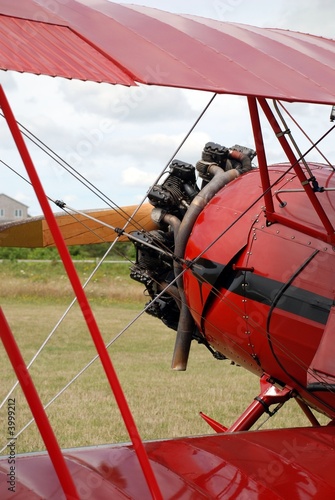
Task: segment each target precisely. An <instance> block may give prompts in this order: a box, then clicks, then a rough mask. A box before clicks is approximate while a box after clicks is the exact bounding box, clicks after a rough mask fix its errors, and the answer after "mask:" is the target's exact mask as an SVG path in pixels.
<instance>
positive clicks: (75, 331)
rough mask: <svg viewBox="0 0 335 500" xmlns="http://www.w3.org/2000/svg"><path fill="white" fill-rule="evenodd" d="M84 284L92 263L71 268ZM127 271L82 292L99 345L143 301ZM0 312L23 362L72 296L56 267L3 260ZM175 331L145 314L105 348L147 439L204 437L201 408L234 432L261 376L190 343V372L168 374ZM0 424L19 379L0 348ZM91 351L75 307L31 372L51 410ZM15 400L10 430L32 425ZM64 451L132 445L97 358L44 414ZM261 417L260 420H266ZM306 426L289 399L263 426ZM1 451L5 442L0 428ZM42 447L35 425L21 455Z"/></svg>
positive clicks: (118, 269) (101, 277)
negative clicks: (100, 338) (13, 423)
mask: <svg viewBox="0 0 335 500" xmlns="http://www.w3.org/2000/svg"><path fill="white" fill-rule="evenodd" d="M76 266H77V268H78V272H79V274H80V277H81V279H82V282H85V280H86V279H87V278H88V276H89V275H90V274H91V272H92V270H93V264H90V263H80V264H77V265H76ZM128 267H129V266H127V265H126V264H120V265H114V264H113V265H112V264H103V266H101V268H100V269H99V270H98V272H97V273H96V274H95V275H94V277H93V279H92V281H91V282H90V284H89V285H88V286H87V287H86V291H87V295H88V297H89V300H90V302H91V304H92V308H93V310H94V314H95V316H96V319H97V322H98V325H99V326H100V329H101V332H102V335H103V337H104V340H105V342H106V343H107V342H110V341H112V340H113V339H114V338H115V337H116V336H118V334H119V332H120V331H121V330H122V329H123V328H124V327H125V326H126V325H127V324H130V323H132V322H133V320H134V318H135V317H136V316H137V315H138V314H139V313H140V311H141V308H142V307H143V305H144V303H145V301H146V299H145V297H143V289H142V286H140V285H139V284H137V283H135V282H133V281H131V280H130V279H129V278H128ZM0 298H1V304H2V308H3V311H4V313H5V315H6V317H7V320H8V322H9V325H10V327H11V329H12V331H13V333H14V335H15V337H16V339H17V342H18V344H19V346H20V348H21V349H22V352H23V354H24V358H25V362H26V363H27V364H28V363H29V361H30V360H31V358H32V357H33V356H34V354H35V352H36V350H37V349H38V348H39V347H40V345H41V344H42V343H43V342H44V340H45V339H46V337H47V336H48V335H49V334H50V332H51V331H52V330H53V329H54V327H55V325H56V324H57V322H58V321H59V318H60V317H62V315H63V314H64V312H65V311H66V309H67V308H68V306H69V304H70V303H71V300H72V298H73V295H72V292H71V288H70V286H69V285H68V283H67V280H66V278H65V276H64V272H63V269H62V266H61V264H60V263H57V262H44V263H27V262H6V261H4V262H3V263H0ZM174 339H175V333H174V332H173V331H172V330H169V329H167V328H166V327H164V325H163V324H162V323H161V322H160V321H159V320H156V319H155V318H152V317H150V316H148V315H146V314H144V315H142V316H141V317H140V318H139V320H138V321H136V322H135V323H134V324H132V325H131V327H129V328H128V329H127V330H126V331H125V332H124V333H123V334H122V335H120V337H119V338H118V339H117V340H116V341H115V342H114V343H113V344H112V345H111V346H110V348H109V353H110V356H111V359H112V362H113V364H114V367H115V369H116V371H117V374H118V377H119V379H120V381H121V383H122V386H123V389H124V392H125V395H126V398H127V400H128V403H129V405H130V408H131V410H132V412H133V414H134V418H135V422H136V423H137V426H138V429H139V432H140V435H141V437H142V438H143V439H155V438H166V437H176V436H181V435H197V434H209V433H212V430H211V428H210V427H208V425H207V424H206V423H205V422H204V421H203V420H202V419H201V418H200V416H199V412H200V411H203V412H204V413H206V414H208V415H209V416H211V417H212V418H214V419H216V420H218V421H219V422H221V423H222V424H224V425H230V424H231V423H233V422H234V420H235V419H236V418H237V417H238V416H239V414H240V413H241V412H242V411H243V410H244V409H245V408H246V407H247V406H248V404H249V403H251V402H252V400H253V398H254V397H255V396H256V395H257V394H258V392H259V382H258V379H257V377H255V376H254V375H251V374H249V373H248V372H246V371H245V370H243V369H242V368H239V367H236V366H232V365H230V363H229V361H217V360H215V359H214V358H212V356H211V355H210V353H209V352H208V351H207V350H206V349H205V348H204V347H202V346H198V345H196V344H194V345H192V349H191V354H190V361H189V366H188V369H187V371H186V372H174V371H172V370H171V369H170V363H171V358H172V352H173V346H174ZM0 349H1V356H0V370H1V380H2V383H1V394H0V396H1V398H0V399H1V402H3V401H4V402H5V404H4V405H3V407H2V409H1V410H0V411H1V413H0V421H1V422H6V415H7V407H6V399H7V394H8V391H9V390H10V388H11V387H12V386H13V384H14V383H15V376H14V374H13V371H12V369H11V366H10V364H9V362H8V360H7V356H6V353H5V352H4V349H3V347H2V345H1V346H0ZM95 354H96V351H95V349H94V347H93V344H92V341H91V338H90V334H89V332H88V330H87V327H86V324H85V323H84V320H83V319H82V316H81V312H80V310H79V307H78V306H77V304H75V305H74V306H73V307H72V308H71V310H70V312H69V314H68V315H67V316H66V317H65V319H64V320H63V321H62V322H61V324H60V326H59V327H58V328H57V329H56V331H55V333H54V334H53V335H52V337H51V339H50V340H49V342H48V343H47V345H46V347H45V348H44V350H43V352H42V353H41V355H40V356H39V357H38V359H37V360H36V361H35V362H34V364H33V365H32V367H31V370H30V372H31V374H32V377H33V380H34V382H35V384H36V387H37V389H38V391H39V393H40V396H41V398H42V401H43V403H44V404H47V403H48V402H49V401H50V400H51V399H52V398H53V397H54V396H55V395H56V394H58V393H59V391H61V390H62V388H63V387H64V386H65V385H66V384H68V383H69V381H71V380H72V379H73V377H76V375H77V374H78V372H80V371H81V370H82V369H83V368H84V367H85V366H86V365H87V364H88V363H90V361H91V360H92V359H93V358H94V356H95ZM11 397H15V400H16V431H17V432H19V431H20V429H21V428H22V427H23V426H25V425H26V424H27V422H29V421H30V419H31V414H30V410H29V408H28V407H27V404H26V402H25V398H24V396H23V394H22V392H21V390H20V389H18V388H16V389H15V391H14V393H13V395H12V396H11ZM47 413H48V416H49V418H50V420H51V423H52V425H53V427H54V429H55V433H56V436H57V438H58V440H59V443H60V445H61V446H62V447H72V446H86V445H92V444H99V443H110V442H124V441H129V437H128V434H127V432H126V430H125V427H124V424H123V422H122V419H121V417H120V413H119V410H118V408H117V406H116V403H115V401H114V397H113V395H112V393H111V390H110V387H109V385H108V382H107V381H106V378H105V376H104V373H103V370H102V367H101V365H100V362H99V360H97V361H95V362H94V363H93V364H92V365H91V366H90V367H89V368H88V369H87V370H86V371H85V372H84V373H83V374H82V375H81V376H80V377H79V378H78V379H77V380H76V381H75V382H74V383H72V384H71V385H70V386H69V388H68V389H67V390H66V391H65V392H63V393H62V394H61V395H60V396H59V397H58V398H57V399H56V400H55V401H54V402H53V404H52V405H50V406H49V407H48V409H47ZM263 420H265V419H263ZM301 425H308V422H307V420H306V417H304V415H303V414H302V413H301V411H300V410H299V408H298V405H297V404H296V402H295V401H290V402H289V403H287V404H286V405H285V406H284V408H283V409H282V410H281V411H279V412H278V414H276V415H275V416H274V417H273V418H271V419H270V420H269V421H267V422H266V423H265V424H264V426H263V427H262V428H273V427H281V426H301ZM1 436H2V440H1V442H0V446H1V447H3V446H5V445H6V425H5V424H4V425H2V433H1ZM41 449H44V444H43V442H42V440H41V438H40V437H39V434H38V432H37V429H36V427H35V424H34V423H33V424H32V425H30V426H29V427H28V428H27V429H26V430H25V431H24V432H22V434H20V435H19V436H18V438H17V452H25V451H32V450H41Z"/></svg>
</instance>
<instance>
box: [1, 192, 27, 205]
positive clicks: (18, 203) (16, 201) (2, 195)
mask: <svg viewBox="0 0 335 500" xmlns="http://www.w3.org/2000/svg"><path fill="white" fill-rule="evenodd" d="M3 198H7V199H8V200H11V201H14V202H15V203H16V204H17V205H21V206H23V207H26V208H28V205H26V204H25V203H22V201H18V200H16V199H15V198H12V197H11V196H8V195H7V194H4V193H0V203H1V200H2V199H3Z"/></svg>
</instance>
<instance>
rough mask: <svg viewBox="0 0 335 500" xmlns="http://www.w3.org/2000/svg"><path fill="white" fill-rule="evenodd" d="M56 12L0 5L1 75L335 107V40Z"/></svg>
mask: <svg viewBox="0 0 335 500" xmlns="http://www.w3.org/2000/svg"><path fill="white" fill-rule="evenodd" d="M51 4H52V5H51V8H52V9H53V11H51V10H48V8H47V7H46V6H45V5H46V3H45V1H44V0H26V2H10V1H9V0H0V16H1V23H0V40H1V42H2V45H3V47H2V49H1V51H0V67H1V68H3V69H11V70H16V71H27V72H33V73H38V74H40V73H41V74H48V75H53V76H56V75H58V76H64V77H67V78H79V79H84V80H93V81H99V82H100V81H107V82H109V83H119V84H123V85H136V82H138V83H144V84H150V85H163V86H171V87H181V88H190V89H197V90H205V91H211V92H218V93H228V94H237V95H249V96H256V97H268V98H274V99H281V100H287V101H302V102H314V103H324V104H333V103H334V102H335V90H334V88H333V85H332V82H333V81H334V77H335V64H334V60H335V58H334V56H335V41H334V40H330V39H325V38H321V37H317V36H313V35H307V34H303V33H297V32H291V31H286V30H278V29H267V28H256V27H253V26H247V25H241V24H236V23H224V22H219V21H215V20H210V19H205V18H201V17H196V16H189V15H177V14H171V13H168V12H164V11H160V10H158V9H152V8H148V7H141V6H134V5H122V4H116V3H112V2H108V1H107V0H101V1H99V2H93V1H92V0H68V1H67V2H64V3H62V2H52V3H51ZM55 5H56V6H57V9H55ZM30 35H31V36H30Z"/></svg>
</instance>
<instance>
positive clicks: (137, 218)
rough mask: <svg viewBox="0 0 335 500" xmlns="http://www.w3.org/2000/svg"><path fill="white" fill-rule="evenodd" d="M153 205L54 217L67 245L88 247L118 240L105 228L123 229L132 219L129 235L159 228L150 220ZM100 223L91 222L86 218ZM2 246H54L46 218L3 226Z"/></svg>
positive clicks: (1, 227) (34, 218)
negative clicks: (133, 232)
mask: <svg viewBox="0 0 335 500" xmlns="http://www.w3.org/2000/svg"><path fill="white" fill-rule="evenodd" d="M152 208H153V207H152V205H150V204H149V203H145V204H143V205H142V206H141V207H140V208H139V209H138V210H137V212H136V214H135V215H134V217H132V215H133V213H134V212H135V210H136V209H137V205H130V206H126V207H122V208H121V209H119V210H114V209H102V210H87V211H85V212H81V213H80V214H75V215H71V214H70V215H69V214H66V215H64V214H63V213H60V214H55V215H56V220H57V223H58V225H59V228H60V230H61V233H62V235H63V237H64V240H65V243H66V245H68V246H70V245H87V244H92V243H103V242H112V241H114V240H115V239H116V238H117V236H118V235H117V233H116V232H115V231H114V230H113V229H111V228H109V227H106V225H102V224H100V221H101V222H102V223H103V224H108V225H110V226H112V227H117V228H123V227H124V226H125V224H126V222H127V220H128V219H129V220H130V222H129V224H128V225H127V227H126V228H125V231H126V232H130V231H135V230H137V231H138V230H141V229H145V230H146V231H151V230H152V229H156V228H157V225H156V224H155V223H154V222H153V221H152V220H151V211H152ZM84 214H87V215H88V216H90V217H93V218H94V219H98V220H92V219H91V218H87V217H85V215H84ZM119 241H128V239H127V237H126V236H120V237H119ZM0 246H1V247H26V248H37V247H49V246H54V240H53V237H52V235H51V232H50V230H49V227H48V224H47V223H46V221H45V219H44V217H42V216H41V217H32V218H30V219H24V220H20V221H15V222H9V223H4V224H2V225H0Z"/></svg>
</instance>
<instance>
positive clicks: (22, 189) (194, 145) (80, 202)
mask: <svg viewBox="0 0 335 500" xmlns="http://www.w3.org/2000/svg"><path fill="white" fill-rule="evenodd" d="M120 3H132V4H140V5H146V6H149V7H156V8H159V9H162V10H168V11H171V12H180V13H188V14H196V15H201V16H205V17H211V18H214V19H219V20H222V21H231V22H239V23H246V24H251V25H256V26H263V27H278V28H287V29H291V30H296V31H303V32H308V33H313V34H317V35H322V36H325V37H331V38H334V36H335V35H334V19H335V2H334V0H319V1H318V0H308V2H306V0H295V1H294V2H293V1H292V0H277V1H276V2H270V1H269V0H213V1H211V0H192V1H191V0H139V1H138V0H130V1H127V0H124V1H123V2H120ZM279 76H280V75H279ZM1 83H2V85H3V87H4V89H5V92H6V94H7V97H8V99H9V101H10V104H11V106H12V108H13V111H14V114H15V116H16V118H17V119H18V120H19V121H20V122H21V123H23V124H24V125H25V126H26V127H27V128H28V129H29V130H31V131H32V132H33V133H34V134H35V135H36V136H38V137H39V138H40V139H41V140H42V141H43V142H44V143H46V144H47V145H48V146H49V147H50V148H52V149H53V150H55V151H56V153H57V154H58V155H60V156H61V157H62V158H64V159H65V160H66V161H67V162H69V163H70V164H71V165H72V166H73V167H74V168H76V169H77V170H78V171H79V172H80V174H81V175H84V176H86V177H87V178H88V179H89V181H90V182H91V183H93V184H94V185H96V186H97V187H98V189H100V190H101V191H102V192H103V193H105V194H106V195H107V196H108V197H109V198H110V199H112V200H113V201H114V202H115V203H117V204H118V205H126V204H132V203H137V202H138V201H140V200H141V199H142V197H143V196H144V194H145V192H146V191H147V189H148V187H149V186H150V184H151V183H152V182H153V181H154V180H155V178H156V177H157V176H158V174H159V173H160V172H161V170H162V169H163V167H164V166H165V165H166V163H167V162H168V160H169V158H170V157H171V155H172V154H173V153H174V151H175V150H176V148H177V146H178V144H179V143H180V142H181V140H182V139H183V138H184V136H185V134H186V133H187V131H188V130H189V129H190V127H191V126H192V124H193V122H194V121H195V119H196V117H197V116H198V114H199V113H200V111H201V110H202V108H203V106H204V105H205V103H206V102H208V101H209V99H210V97H211V95H210V94H207V93H200V92H189V91H183V90H179V89H165V88H155V87H143V88H142V89H141V92H142V93H141V94H139V93H138V90H137V94H136V93H135V92H136V89H134V88H124V87H121V86H111V85H105V84H96V83H89V82H79V81H69V80H65V79H61V78H56V79H54V78H51V77H43V76H35V75H22V74H17V73H14V72H2V74H1ZM139 95H140V96H141V98H140V99H139V98H138V96H139ZM122 104H125V105H126V106H127V113H124V114H123V115H122V116H120V113H119V114H117V113H116V112H115V111H113V110H115V109H116V108H117V106H116V105H119V107H120V105H122ZM119 109H120V108H119ZM245 111H246V109H245V103H244V100H243V99H242V98H238V97H229V96H219V97H218V98H216V100H215V105H214V106H213V107H212V108H211V110H210V111H209V113H208V116H207V118H205V119H204V120H203V121H202V122H201V123H200V124H199V125H198V126H197V128H196V130H195V132H194V133H193V135H192V136H191V138H190V139H189V140H188V141H187V143H186V144H185V146H184V147H183V148H182V150H181V151H180V152H179V153H178V155H177V157H178V158H179V159H182V160H185V161H187V162H189V163H193V164H194V163H195V162H196V161H197V159H198V158H199V156H200V154H201V149H202V146H203V145H204V144H205V143H206V142H207V141H208V140H213V141H215V142H220V143H221V144H223V145H225V146H232V145H233V144H235V143H239V144H242V145H246V146H251V147H253V146H254V145H253V141H252V135H251V131H250V128H249V126H248V118H247V115H246V114H245ZM297 112H298V115H299V116H300V117H301V118H302V119H303V120H305V122H306V124H307V125H309V126H310V127H311V128H312V132H313V133H314V134H315V133H316V131H317V130H318V128H319V125H320V122H323V123H322V126H321V125H320V127H321V128H320V130H323V131H324V130H325V129H327V127H329V112H330V110H329V109H328V107H327V108H326V109H322V110H321V112H320V111H319V110H317V111H314V110H312V109H311V107H310V106H307V107H304V108H303V107H300V108H299V109H298V110H297ZM106 119H107V120H108V123H112V124H113V126H112V127H110V130H109V132H106V131H105V130H103V123H105V120H106ZM102 130H103V131H102ZM0 133H1V146H0V155H1V156H0V159H1V160H2V161H5V162H6V163H8V164H9V165H10V166H11V167H12V168H14V169H17V170H18V171H19V172H20V173H21V174H24V171H23V169H22V166H21V165H20V161H19V159H18V158H17V156H16V154H15V153H14V148H13V146H12V141H11V140H10V137H9V135H8V133H7V131H6V127H5V123H4V120H3V119H2V121H0ZM313 138H314V139H316V138H317V137H316V136H315V135H314V136H313ZM28 146H29V148H30V149H31V153H32V156H33V159H34V161H35V164H36V166H37V168H38V171H39V173H40V175H41V178H42V182H43V184H44V187H45V190H46V192H47V194H48V195H49V196H50V197H51V198H52V199H63V200H64V201H65V202H66V203H68V205H69V206H72V207H74V208H78V209H84V208H102V207H106V205H105V204H104V203H103V202H102V201H101V200H100V199H98V198H97V197H96V196H95V195H93V194H92V193H90V192H89V191H88V190H87V188H86V187H84V186H82V185H80V184H79V183H78V182H77V181H75V180H74V179H72V177H71V176H69V175H68V174H67V173H66V172H65V171H64V170H63V169H62V168H61V167H60V166H59V165H57V164H56V163H54V162H53V161H52V160H51V159H50V158H49V157H48V156H46V155H44V154H42V153H40V152H39V151H38V150H36V148H35V147H34V146H31V145H30V143H28ZM327 147H328V151H326V152H327V153H329V152H330V149H331V148H330V143H329V144H328V146H327V145H326V150H327ZM269 154H270V158H268V159H269V160H270V161H277V160H278V161H280V160H285V158H283V156H282V154H281V153H280V151H279V149H277V148H274V147H272V143H270V153H269ZM0 173H1V179H2V182H1V188H0V192H3V193H5V194H7V195H9V196H11V197H13V198H16V199H18V200H20V201H22V202H23V203H25V204H26V205H28V207H29V213H30V215H38V214H40V213H41V210H40V208H39V205H38V202H37V201H36V200H35V196H34V194H33V192H32V189H31V187H30V186H29V185H28V184H26V183H25V182H24V181H23V180H22V179H21V178H19V177H18V176H17V175H15V174H14V173H12V172H11V171H9V170H8V169H7V168H6V167H4V166H3V165H2V164H0ZM24 175H25V174H24ZM54 210H55V211H58V210H57V209H56V208H55V209H54Z"/></svg>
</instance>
